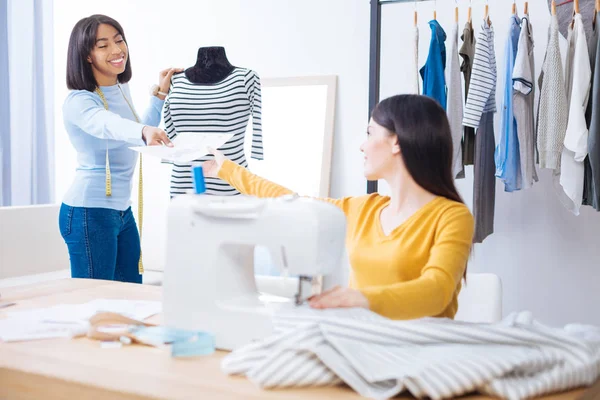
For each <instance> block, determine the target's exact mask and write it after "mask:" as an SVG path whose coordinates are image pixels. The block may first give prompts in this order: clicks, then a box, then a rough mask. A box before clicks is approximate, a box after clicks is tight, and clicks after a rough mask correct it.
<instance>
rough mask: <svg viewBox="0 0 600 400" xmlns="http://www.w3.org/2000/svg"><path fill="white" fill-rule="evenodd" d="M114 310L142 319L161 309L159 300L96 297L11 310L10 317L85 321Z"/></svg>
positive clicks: (54, 320)
mask: <svg viewBox="0 0 600 400" xmlns="http://www.w3.org/2000/svg"><path fill="white" fill-rule="evenodd" d="M106 311H108V312H114V313H118V314H121V315H124V316H126V317H129V318H133V319H137V320H144V319H146V318H148V317H151V316H152V315H154V314H158V313H159V312H161V311H162V305H161V303H160V301H142V300H115V299H96V300H92V301H89V302H87V303H83V304H58V305H56V306H52V307H47V308H37V309H33V310H24V311H13V312H10V313H7V314H8V316H9V317H10V318H20V319H27V320H33V321H42V322H48V323H87V321H88V320H89V319H90V318H91V317H92V316H93V315H94V314H96V313H99V312H106Z"/></svg>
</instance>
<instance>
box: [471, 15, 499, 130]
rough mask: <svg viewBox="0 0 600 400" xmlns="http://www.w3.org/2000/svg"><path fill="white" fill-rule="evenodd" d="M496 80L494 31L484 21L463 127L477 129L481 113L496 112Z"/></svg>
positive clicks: (476, 48)
mask: <svg viewBox="0 0 600 400" xmlns="http://www.w3.org/2000/svg"><path fill="white" fill-rule="evenodd" d="M496 80H497V69H496V50H495V49H494V30H493V29H492V27H491V26H490V25H488V23H487V22H486V21H484V22H483V26H482V27H481V31H480V32H479V37H478V39H477V42H476V44H475V57H474V58H473V70H472V72H471V82H470V84H469V94H468V96H467V103H466V104H465V110H464V118H463V125H464V126H470V127H473V128H478V127H479V121H480V120H481V115H482V114H483V113H487V112H496Z"/></svg>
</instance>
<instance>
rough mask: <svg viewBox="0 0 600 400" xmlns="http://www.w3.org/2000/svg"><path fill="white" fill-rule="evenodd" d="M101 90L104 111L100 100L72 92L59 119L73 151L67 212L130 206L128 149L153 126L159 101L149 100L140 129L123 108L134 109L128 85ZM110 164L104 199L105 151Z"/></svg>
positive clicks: (132, 160)
mask: <svg viewBox="0 0 600 400" xmlns="http://www.w3.org/2000/svg"><path fill="white" fill-rule="evenodd" d="M120 86H121V88H119V85H114V86H100V89H101V90H102V92H103V93H104V96H105V98H106V101H107V102H108V111H106V110H105V109H104V104H103V103H102V100H101V99H100V96H99V95H98V94H96V93H94V92H88V91H87V90H74V91H71V92H70V93H69V95H68V96H67V98H66V100H65V103H64V104H63V118H64V123H65V128H66V130H67V133H68V135H69V140H70V141H71V143H72V144H73V147H75V150H76V151H77V164H78V165H77V170H76V174H75V180H74V181H73V184H72V185H71V187H70V189H69V190H68V191H67V193H66V195H65V197H64V199H63V202H64V203H65V204H67V205H69V206H72V207H93V208H110V209H113V210H119V211H124V210H127V208H129V206H130V205H131V186H132V177H133V172H134V169H135V166H136V163H137V159H138V153H136V152H135V151H133V150H131V149H129V147H131V146H143V145H144V141H143V139H142V129H143V127H144V126H146V125H148V126H158V124H159V123H160V115H161V111H162V106H163V101H162V100H160V99H159V98H157V97H154V96H153V97H152V98H151V101H150V105H149V107H148V109H147V110H146V113H145V115H144V116H143V117H141V123H137V122H135V116H134V115H133V113H132V112H131V109H130V108H129V106H128V105H127V102H126V101H125V98H124V97H123V94H122V93H121V89H122V90H123V93H124V94H125V95H126V96H127V99H128V100H129V102H130V103H131V105H132V106H133V103H132V101H131V94H130V92H129V86H128V85H127V84H122V85H120ZM107 148H108V156H109V160H110V170H111V176H112V196H110V197H108V196H106V193H105V187H106V185H105V182H106V174H105V167H106V162H105V160H106V149H107Z"/></svg>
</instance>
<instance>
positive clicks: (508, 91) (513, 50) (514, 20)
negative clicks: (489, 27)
mask: <svg viewBox="0 0 600 400" xmlns="http://www.w3.org/2000/svg"><path fill="white" fill-rule="evenodd" d="M520 34H521V26H520V21H519V18H518V17H517V16H516V15H514V14H513V15H511V17H510V22H509V33H508V37H507V39H506V45H505V53H504V57H505V64H504V67H505V71H504V73H505V77H506V79H505V81H504V100H503V104H502V120H501V126H500V142H499V143H498V146H497V147H496V151H495V156H494V157H495V160H496V176H497V177H498V178H500V179H501V180H502V181H503V182H504V190H505V191H507V192H513V191H515V190H520V189H521V187H522V179H521V161H520V160H521V158H520V154H519V139H518V137H517V122H516V121H515V116H514V112H513V111H514V110H513V81H512V74H513V70H514V67H515V58H516V56H517V47H518V42H519V36H520Z"/></svg>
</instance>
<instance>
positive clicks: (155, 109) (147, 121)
mask: <svg viewBox="0 0 600 400" xmlns="http://www.w3.org/2000/svg"><path fill="white" fill-rule="evenodd" d="M181 71H183V69H182V68H169V69H165V70H163V71H161V72H160V74H159V75H158V90H159V92H161V93H169V89H170V88H171V79H172V77H173V74H176V73H178V72H181ZM130 98H131V96H130ZM165 99H166V96H165V95H164V94H160V93H158V94H157V95H156V96H152V97H150V104H149V105H148V108H146V112H145V113H144V116H143V117H142V123H143V124H144V125H148V126H158V124H160V117H161V113H162V109H163V105H164V104H165ZM165 123H166V121H165ZM167 132H168V131H167ZM169 139H172V137H170V136H169Z"/></svg>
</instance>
